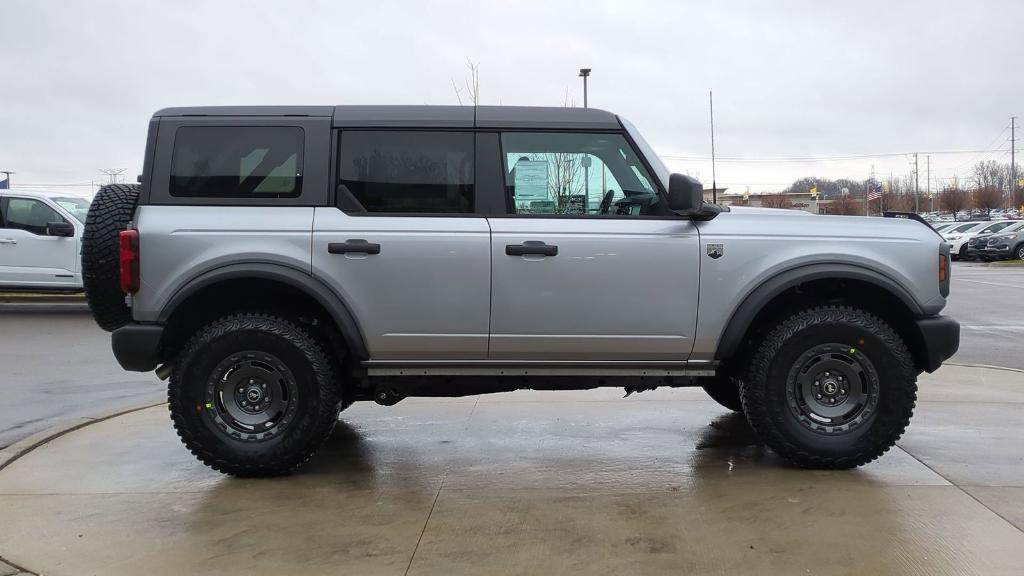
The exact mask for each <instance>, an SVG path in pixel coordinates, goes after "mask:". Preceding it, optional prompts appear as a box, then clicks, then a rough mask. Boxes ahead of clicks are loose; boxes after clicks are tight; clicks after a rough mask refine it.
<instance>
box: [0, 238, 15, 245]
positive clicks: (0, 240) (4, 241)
mask: <svg viewBox="0 0 1024 576" xmlns="http://www.w3.org/2000/svg"><path fill="white" fill-rule="evenodd" d="M17 243H18V241H17V240H15V239H14V238H0V244H17Z"/></svg>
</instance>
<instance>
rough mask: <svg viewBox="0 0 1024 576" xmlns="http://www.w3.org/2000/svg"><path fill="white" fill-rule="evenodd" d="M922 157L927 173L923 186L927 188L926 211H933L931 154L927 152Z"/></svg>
mask: <svg viewBox="0 0 1024 576" xmlns="http://www.w3.org/2000/svg"><path fill="white" fill-rule="evenodd" d="M924 159H925V166H927V174H928V180H927V182H926V183H925V187H926V188H927V189H928V211H929V212H935V200H934V199H933V198H932V155H931V154H929V155H927V156H925V157H924Z"/></svg>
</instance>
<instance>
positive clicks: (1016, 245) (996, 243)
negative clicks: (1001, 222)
mask: <svg viewBox="0 0 1024 576" xmlns="http://www.w3.org/2000/svg"><path fill="white" fill-rule="evenodd" d="M1015 228H1016V229H1015V230H1004V231H1003V232H1001V233H999V234H993V235H992V236H991V237H989V239H988V245H986V246H985V254H986V255H987V256H988V257H989V258H990V259H992V260H1005V259H1007V258H1016V259H1018V260H1024V227H1015Z"/></svg>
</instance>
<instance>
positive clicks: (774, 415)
mask: <svg viewBox="0 0 1024 576" xmlns="http://www.w3.org/2000/svg"><path fill="white" fill-rule="evenodd" d="M916 379H917V372H916V370H915V368H914V363H913V360H912V358H911V355H910V352H909V351H908V350H907V347H906V345H905V344H904V343H903V341H902V340H901V339H900V337H899V335H898V334H897V333H896V332H895V331H894V330H893V329H892V328H891V327H890V326H889V325H888V324H886V323H885V322H883V321H882V320H881V319H879V318H878V317H876V316H874V315H872V314H870V313H868V312H865V311H863V310H859V309H856V308H851V307H847V306H823V307H817V308H811V309H808V310H805V311H802V312H799V313H796V314H794V315H793V316H791V317H790V318H788V319H786V320H785V321H783V322H782V323H781V324H779V325H778V326H777V327H776V328H775V329H774V330H772V331H771V332H770V333H769V335H768V337H767V338H765V340H764V342H763V343H762V344H761V346H760V348H759V349H758V350H757V352H756V353H755V354H754V359H753V362H752V363H751V366H750V369H749V373H748V376H747V378H746V379H745V380H744V381H743V383H742V384H741V387H740V396H741V398H742V401H743V409H744V412H745V413H746V415H747V418H748V419H749V421H750V424H751V426H752V427H753V428H754V430H755V431H757V432H758V434H759V435H760V436H761V438H762V439H763V440H764V442H765V443H766V444H768V446H769V447H771V448H772V449H773V450H774V451H775V452H776V453H778V454H779V455H780V456H782V457H784V458H786V459H787V460H789V461H791V462H793V463H794V464H796V465H797V466H802V467H811V468H852V467H855V466H860V465H861V464H865V463H867V462H870V461H872V460H874V459H875V458H877V457H878V456H880V455H882V454H883V453H884V452H885V451H887V450H888V449H889V448H890V447H892V446H893V444H895V443H896V440H898V439H899V437H900V436H901V435H902V434H903V431H904V430H905V429H906V427H907V425H908V423H909V421H910V417H911V415H912V414H913V412H914V404H915V402H916V398H917V383H916Z"/></svg>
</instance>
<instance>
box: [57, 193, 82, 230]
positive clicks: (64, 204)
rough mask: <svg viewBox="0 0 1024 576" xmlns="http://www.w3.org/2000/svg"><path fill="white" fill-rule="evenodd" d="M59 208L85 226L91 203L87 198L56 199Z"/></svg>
mask: <svg viewBox="0 0 1024 576" xmlns="http://www.w3.org/2000/svg"><path fill="white" fill-rule="evenodd" d="M53 201H54V202H56V203H57V205H58V206H60V207H61V208H63V209H65V210H67V211H68V212H69V213H70V214H71V215H72V216H74V217H75V220H78V221H79V222H81V223H82V224H85V215H86V214H88V213H89V204H90V202H89V201H88V200H86V199H85V198H54V199H53Z"/></svg>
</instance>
